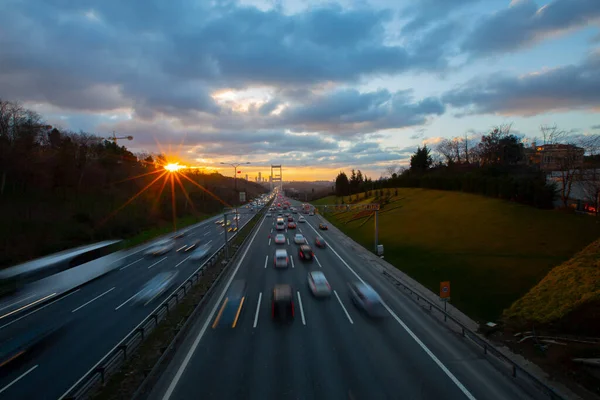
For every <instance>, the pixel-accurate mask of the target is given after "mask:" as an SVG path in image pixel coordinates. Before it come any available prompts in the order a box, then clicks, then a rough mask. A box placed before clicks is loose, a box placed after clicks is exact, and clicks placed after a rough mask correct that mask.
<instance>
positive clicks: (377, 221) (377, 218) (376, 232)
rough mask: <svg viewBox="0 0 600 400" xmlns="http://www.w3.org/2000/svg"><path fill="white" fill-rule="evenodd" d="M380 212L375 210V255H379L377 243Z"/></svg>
mask: <svg viewBox="0 0 600 400" xmlns="http://www.w3.org/2000/svg"><path fill="white" fill-rule="evenodd" d="M378 236H379V212H378V211H377V210H375V254H377V244H378V243H377V242H378V240H379V238H378Z"/></svg>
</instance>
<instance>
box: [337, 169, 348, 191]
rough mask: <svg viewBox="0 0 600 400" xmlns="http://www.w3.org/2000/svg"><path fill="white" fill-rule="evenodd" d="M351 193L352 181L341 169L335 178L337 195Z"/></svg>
mask: <svg viewBox="0 0 600 400" xmlns="http://www.w3.org/2000/svg"><path fill="white" fill-rule="evenodd" d="M349 193H350V182H349V181H348V176H347V175H346V173H345V172H343V171H341V172H340V173H339V174H338V176H337V178H335V195H336V196H345V195H347V194H349Z"/></svg>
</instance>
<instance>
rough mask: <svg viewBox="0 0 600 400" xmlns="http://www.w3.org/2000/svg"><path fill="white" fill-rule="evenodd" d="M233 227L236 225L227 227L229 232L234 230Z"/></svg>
mask: <svg viewBox="0 0 600 400" xmlns="http://www.w3.org/2000/svg"><path fill="white" fill-rule="evenodd" d="M233 228H235V227H234V226H230V227H229V229H227V232H233Z"/></svg>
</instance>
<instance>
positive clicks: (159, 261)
mask: <svg viewBox="0 0 600 400" xmlns="http://www.w3.org/2000/svg"><path fill="white" fill-rule="evenodd" d="M166 259H167V257H165V258H163V259H162V260H158V261H157V262H155V263H154V264H152V265H151V266H149V267H148V269H150V268H152V267H154V266H155V265H156V264H158V263H161V262H163V261H165V260H166Z"/></svg>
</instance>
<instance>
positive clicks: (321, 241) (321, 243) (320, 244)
mask: <svg viewBox="0 0 600 400" xmlns="http://www.w3.org/2000/svg"><path fill="white" fill-rule="evenodd" d="M315 246H317V247H320V248H321V249H324V248H325V247H327V242H326V241H325V239H323V238H322V237H321V236H317V238H316V239H315Z"/></svg>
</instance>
